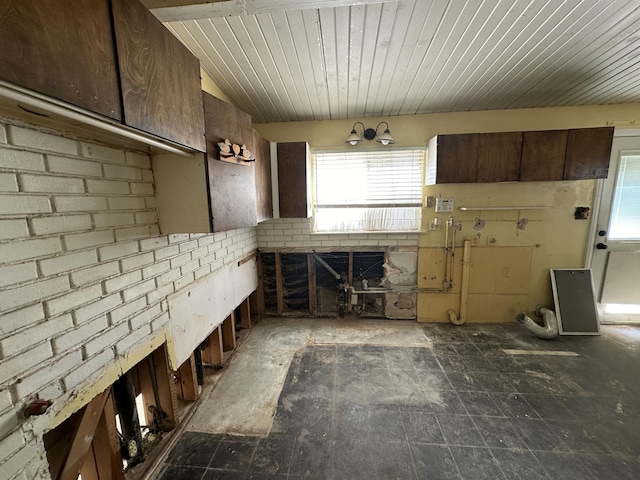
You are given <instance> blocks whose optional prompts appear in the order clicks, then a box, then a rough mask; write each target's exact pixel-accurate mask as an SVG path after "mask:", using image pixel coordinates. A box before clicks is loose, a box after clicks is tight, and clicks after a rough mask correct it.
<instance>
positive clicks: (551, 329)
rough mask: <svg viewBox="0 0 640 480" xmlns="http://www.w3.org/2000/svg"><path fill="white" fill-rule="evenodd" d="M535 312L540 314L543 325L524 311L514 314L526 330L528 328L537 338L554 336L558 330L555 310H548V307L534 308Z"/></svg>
mask: <svg viewBox="0 0 640 480" xmlns="http://www.w3.org/2000/svg"><path fill="white" fill-rule="evenodd" d="M536 313H537V314H538V315H539V314H542V320H543V322H544V326H540V325H538V324H537V323H536V322H534V321H533V320H532V319H531V318H529V317H527V316H526V315H525V314H524V313H519V314H518V315H516V321H517V322H518V323H519V324H520V325H524V327H525V328H526V329H527V330H529V331H530V332H531V333H533V334H534V335H535V336H536V337H538V338H544V339H547V340H550V339H552V338H556V337H557V336H558V333H559V332H558V319H557V318H556V314H555V312H554V311H553V310H549V309H548V308H538V309H537V310H536Z"/></svg>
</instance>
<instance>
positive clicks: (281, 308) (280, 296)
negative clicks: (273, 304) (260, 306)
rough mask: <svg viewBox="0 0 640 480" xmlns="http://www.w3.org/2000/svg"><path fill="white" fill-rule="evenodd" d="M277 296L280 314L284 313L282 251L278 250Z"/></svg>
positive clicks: (276, 257) (276, 256) (276, 255)
mask: <svg viewBox="0 0 640 480" xmlns="http://www.w3.org/2000/svg"><path fill="white" fill-rule="evenodd" d="M275 259H276V297H277V312H278V315H282V314H283V313H284V288H283V285H282V260H281V258H280V252H276V254H275Z"/></svg>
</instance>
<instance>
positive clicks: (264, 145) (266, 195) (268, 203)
mask: <svg viewBox="0 0 640 480" xmlns="http://www.w3.org/2000/svg"><path fill="white" fill-rule="evenodd" d="M253 151H254V154H255V156H256V163H255V174H256V211H257V215H258V223H260V222H264V221H266V220H271V219H272V218H273V188H272V185H271V144H270V143H269V142H268V141H267V140H265V139H264V138H263V137H262V135H260V134H259V133H258V132H256V131H255V130H253Z"/></svg>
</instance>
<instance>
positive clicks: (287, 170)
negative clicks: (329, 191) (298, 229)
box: [278, 142, 311, 218]
mask: <svg viewBox="0 0 640 480" xmlns="http://www.w3.org/2000/svg"><path fill="white" fill-rule="evenodd" d="M309 155H310V153H309V145H307V143H305V142H287V143H278V200H279V203H280V218H309V217H311V177H310V174H311V173H310V156H309Z"/></svg>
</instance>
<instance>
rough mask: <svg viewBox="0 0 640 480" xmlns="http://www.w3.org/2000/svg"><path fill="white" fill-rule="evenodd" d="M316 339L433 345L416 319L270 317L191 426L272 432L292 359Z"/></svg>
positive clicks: (214, 430)
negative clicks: (366, 319) (284, 318)
mask: <svg viewBox="0 0 640 480" xmlns="http://www.w3.org/2000/svg"><path fill="white" fill-rule="evenodd" d="M312 344H349V345H377V346H394V345H397V346H413V347H425V348H429V347H430V346H431V344H430V342H429V340H428V338H427V337H426V336H425V334H424V331H423V329H422V327H421V326H420V325H419V324H417V323H416V322H405V321H393V322H389V321H360V320H343V319H336V320H328V319H324V320H315V319H286V320H282V319H267V320H265V321H263V322H260V323H258V324H257V325H256V326H255V328H254V329H253V330H252V331H251V332H250V333H249V335H248V336H247V338H246V339H245V340H244V342H242V344H241V346H240V347H239V348H238V351H237V352H236V354H235V355H234V356H233V357H232V359H231V361H230V363H229V365H228V366H227V367H225V374H224V375H223V376H222V377H221V378H220V380H219V381H218V383H217V385H216V387H215V389H214V390H213V391H212V392H211V394H210V396H209V397H208V398H207V399H206V400H204V401H203V402H202V403H201V405H200V406H199V408H198V410H197V411H196V412H195V414H194V415H193V416H192V418H191V419H190V421H189V424H188V427H187V429H188V430H193V431H200V432H208V433H229V434H235V435H267V434H268V433H269V432H270V430H271V426H272V424H273V418H274V415H275V412H276V406H277V403H278V397H279V396H280V392H281V391H282V386H283V384H284V381H285V378H286V376H287V371H288V369H289V365H290V363H291V360H292V359H293V357H294V355H295V353H296V352H297V351H298V350H300V349H302V348H304V347H306V346H308V345H312Z"/></svg>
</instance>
